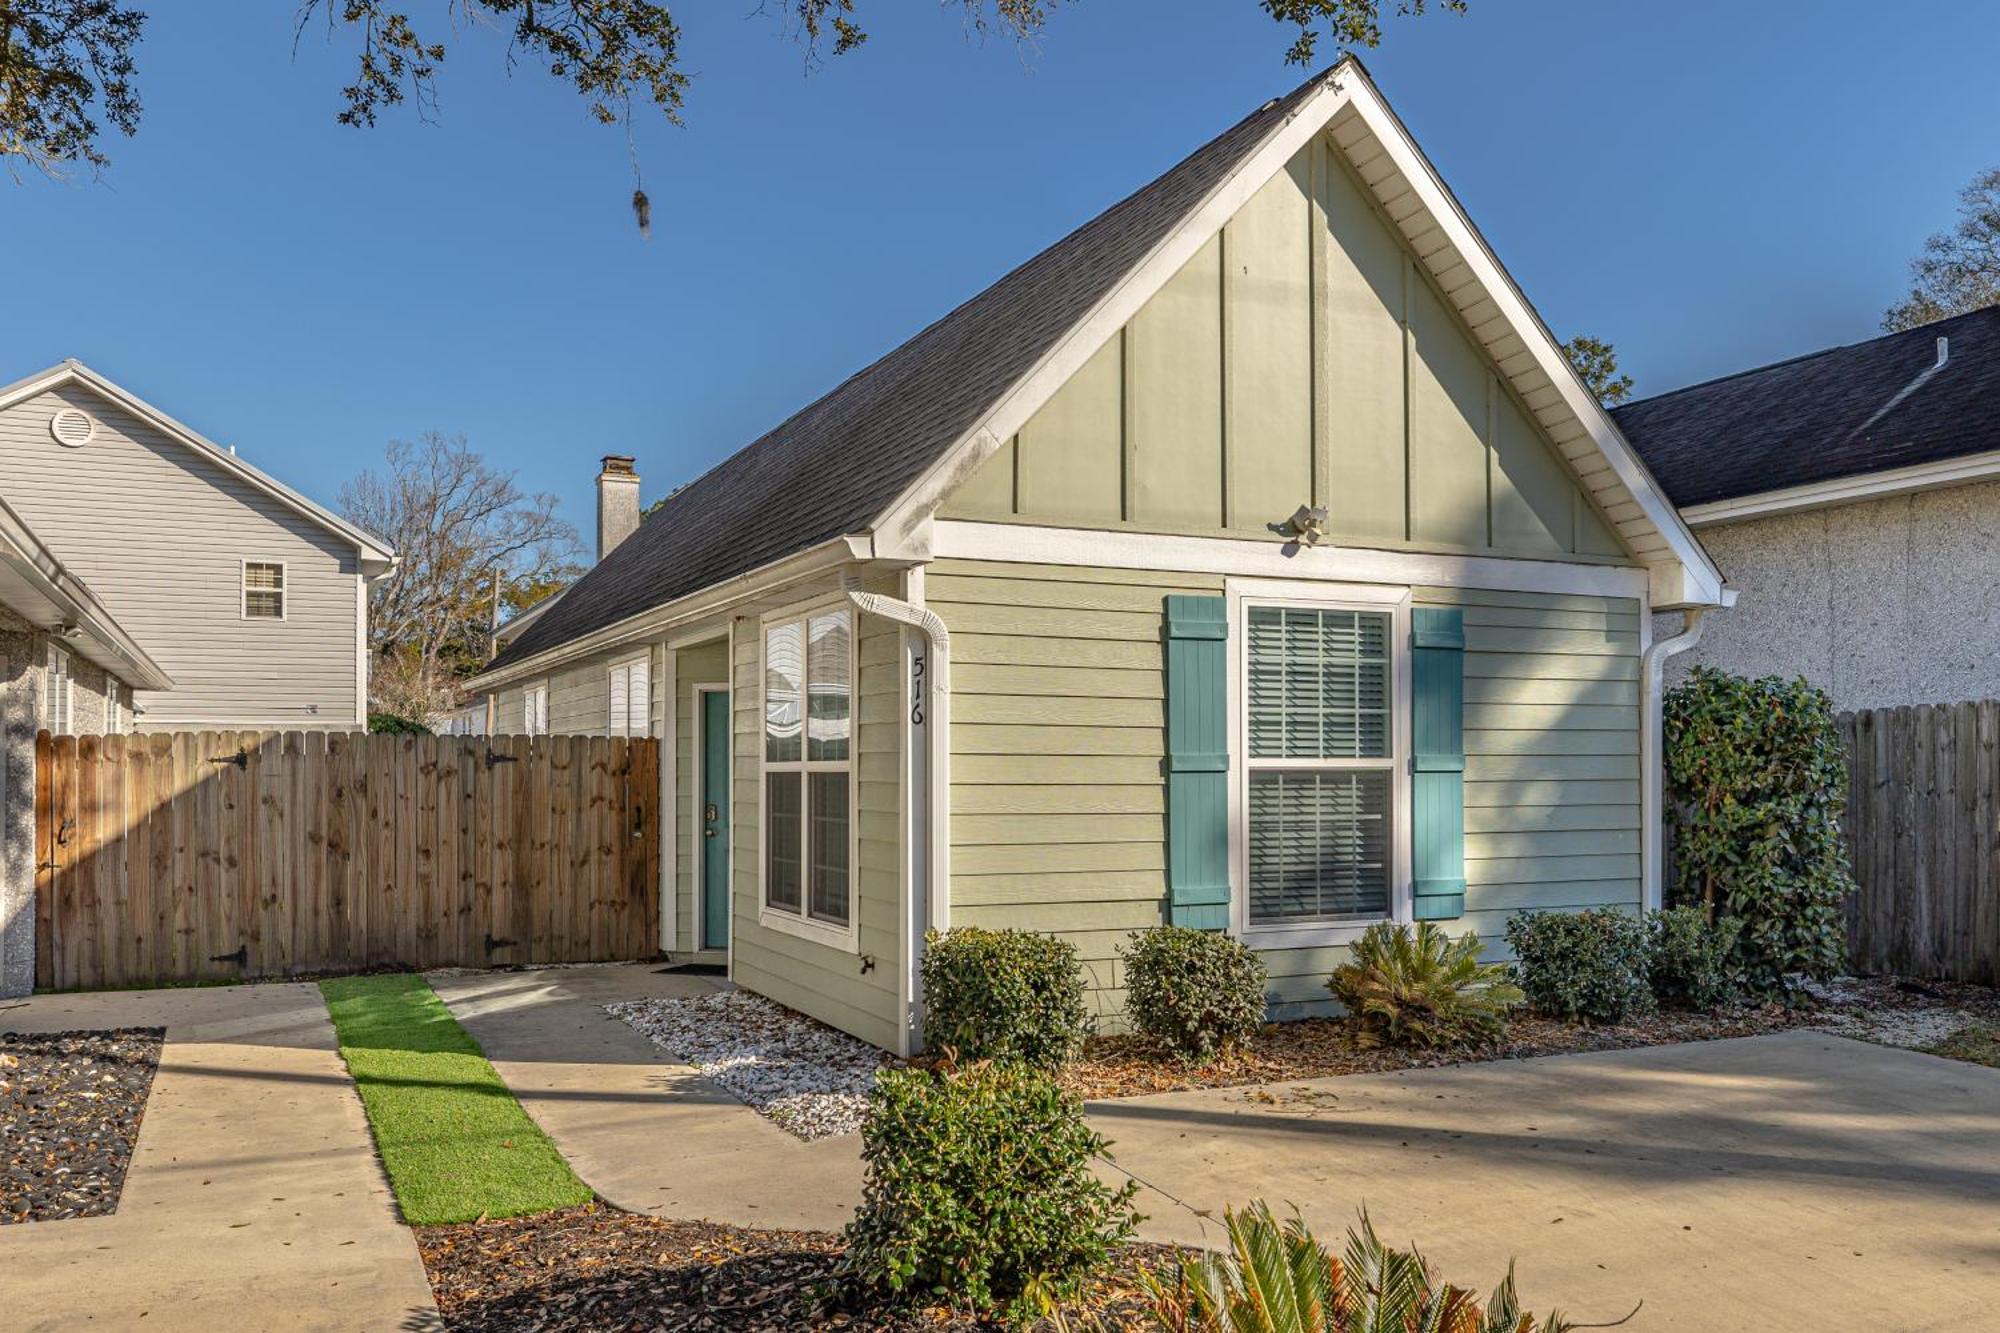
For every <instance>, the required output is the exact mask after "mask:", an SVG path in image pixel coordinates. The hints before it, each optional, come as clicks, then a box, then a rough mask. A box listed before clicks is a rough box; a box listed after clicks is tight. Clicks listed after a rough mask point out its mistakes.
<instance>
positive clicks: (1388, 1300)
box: [1148, 1200, 1574, 1333]
mask: <svg viewBox="0 0 2000 1333" xmlns="http://www.w3.org/2000/svg"><path fill="white" fill-rule="evenodd" d="M1226 1225H1227V1228H1228V1232H1229V1249H1228V1250H1227V1251H1226V1252H1224V1253H1215V1252H1212V1251H1211V1252H1209V1253H1206V1254H1203V1255H1201V1256H1199V1257H1197V1258H1192V1259H1186V1260H1183V1261H1182V1266H1181V1270H1180V1274H1179V1280H1178V1281H1177V1282H1176V1283H1175V1284H1174V1285H1172V1286H1168V1285H1166V1284H1165V1283H1162V1282H1160V1281H1159V1280H1157V1279H1153V1280H1151V1281H1149V1282H1148V1286H1149V1287H1150V1295H1151V1296H1152V1300H1153V1318H1154V1321H1155V1323H1156V1325H1157V1326H1158V1327H1159V1328H1161V1329H1166V1330H1172V1333H1306V1331H1307V1330H1310V1333H1377V1331H1378V1330H1388V1329H1396V1330H1404V1329H1436V1330H1440V1333H1442V1331H1443V1330H1450V1333H1567V1330H1569V1329H1570V1328H1572V1327H1574V1326H1573V1325H1571V1324H1570V1323H1569V1322H1568V1321H1566V1320H1565V1319H1563V1317H1562V1316H1561V1315H1550V1316H1549V1317H1548V1318H1547V1319H1545V1320H1542V1321H1539V1322H1537V1320H1536V1319H1535V1317H1534V1316H1533V1315H1531V1314H1524V1313H1523V1312H1522V1310H1521V1306H1520V1299H1519V1297H1517V1296H1516V1295H1515V1294H1514V1273H1513V1270H1512V1269H1511V1268H1510V1269H1509V1270H1508V1272H1507V1276H1506V1277H1505V1278H1504V1279H1502V1281H1501V1283H1500V1285H1499V1287H1498V1288H1496V1289H1495V1290H1494V1292H1493V1294H1492V1295H1491V1296H1490V1297H1488V1298H1487V1301H1486V1308H1485V1309H1483V1310H1482V1309H1481V1308H1480V1307H1479V1302H1478V1300H1477V1298H1475V1297H1474V1296H1473V1294H1472V1293H1471V1292H1470V1291H1467V1290H1466V1289H1464V1288H1463V1287H1453V1286H1451V1285H1449V1284H1448V1283H1445V1282H1442V1281H1440V1280H1439V1279H1438V1276H1437V1273H1436V1271H1435V1270H1434V1269H1432V1267H1431V1266H1430V1264H1429V1263H1428V1262H1427V1261H1426V1260H1425V1259H1424V1257H1423V1256H1422V1255H1420V1254H1418V1253H1417V1252H1416V1251H1415V1250H1392V1249H1390V1248H1389V1247H1388V1246H1387V1245H1384V1244H1383V1243H1382V1241H1381V1240H1380V1239H1379V1238H1378V1237H1377V1236H1376V1235H1375V1228H1374V1226H1373V1225H1371V1224H1370V1223H1369V1221H1368V1215H1367V1214H1366V1213H1363V1214H1362V1215H1361V1225H1360V1226H1359V1227H1349V1228H1348V1230H1347V1243H1346V1246H1345V1247H1344V1249H1343V1250H1342V1252H1341V1253H1340V1254H1338V1255H1336V1254H1334V1253H1333V1252H1332V1251H1330V1250H1329V1249H1327V1247H1326V1246H1324V1245H1322V1244H1320V1243H1319V1241H1318V1240H1317V1239H1315V1238H1314V1236H1313V1234H1312V1231H1311V1230H1310V1229H1309V1228H1308V1227H1307V1226H1306V1224H1305V1221H1304V1219H1302V1218H1300V1217H1298V1216H1297V1215H1296V1214H1294V1215H1293V1216H1292V1218H1291V1219H1290V1220H1289V1221H1287V1222H1284V1223H1280V1222H1279V1221H1278V1220H1277V1219H1276V1218H1275V1217H1273V1216H1272V1215H1271V1210H1270V1208H1269V1206H1267V1205H1266V1204H1264V1203H1263V1202H1262V1201H1261V1200H1260V1201H1258V1202H1255V1203H1252V1204H1251V1205H1250V1206H1249V1207H1247V1208H1245V1209H1244V1210H1243V1211H1242V1212H1240V1213H1239V1212H1236V1211H1234V1210H1231V1211H1230V1212H1229V1213H1228V1214H1227V1215H1226Z"/></svg>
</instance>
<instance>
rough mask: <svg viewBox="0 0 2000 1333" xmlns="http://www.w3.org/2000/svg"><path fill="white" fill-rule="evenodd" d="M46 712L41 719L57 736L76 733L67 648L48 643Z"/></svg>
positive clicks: (73, 697) (72, 685)
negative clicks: (46, 714)
mask: <svg viewBox="0 0 2000 1333" xmlns="http://www.w3.org/2000/svg"><path fill="white" fill-rule="evenodd" d="M48 677H49V680H48V697H47V705H48V707H47V713H48V716H47V717H46V718H45V719H43V720H44V721H45V722H46V723H47V724H48V728H49V730H50V731H52V732H54V733H55V734H56V735H58V736H74V735H75V734H76V684H75V682H74V681H72V680H71V679H70V674H69V650H68V649H67V648H58V647H57V646H56V645H55V644H53V643H52V644H50V645H49V658H48Z"/></svg>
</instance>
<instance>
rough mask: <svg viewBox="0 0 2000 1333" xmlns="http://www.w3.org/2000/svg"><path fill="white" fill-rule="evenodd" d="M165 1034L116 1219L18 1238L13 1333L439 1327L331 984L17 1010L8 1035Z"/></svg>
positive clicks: (12, 1274) (24, 1230)
mask: <svg viewBox="0 0 2000 1333" xmlns="http://www.w3.org/2000/svg"><path fill="white" fill-rule="evenodd" d="M140 1026H155V1027H157V1026H165V1027H166V1029H167V1041H166V1045H165V1047H164V1049H163V1051H162V1054H161V1059H160V1069H159V1072H158V1074H157V1075H156V1076H155V1077H154V1081H153V1090H152V1095H151V1097H150V1098H149V1100H148V1103H147V1106H146V1114H145V1119H144V1121H143V1122H142V1123H141V1125H140V1129H139V1142H138V1147H137V1150H136V1151H135V1152H134V1154H133V1158H132V1163H131V1166H130V1168H129V1169H128V1171H127V1173H126V1176H125V1186H124V1190H123V1193H122V1194H121V1196H120V1198H119V1201H118V1210H117V1212H115V1213H113V1214H111V1215H110V1216H108V1217H90V1218H73V1219H69V1220H65V1221H59V1222H26V1223H18V1224H15V1225H13V1226H5V1227H0V1292H4V1293H5V1295H4V1298H0V1308H4V1314H0V1323H4V1325H5V1326H6V1327H7V1328H8V1329H10V1330H22V1331H23V1333H26V1331H28V1330H69V1329H76V1328H83V1327H100V1328H112V1329H128V1328H143V1329H152V1330H164V1329H188V1330H207V1331H212V1330H215V1329H225V1328H226V1329H231V1330H239V1329H240V1330H261V1329H287V1330H290V1329H306V1330H321V1329H324V1330H394V1329H433V1328H437V1327H440V1325H439V1324H438V1321H437V1314H436V1309H435V1307H434V1306H433V1304H432V1302H431V1292H430V1284H429V1283H428V1281H427V1280H426V1279H425V1277H424V1269H423V1263H422V1261H421V1260H420V1259H419V1258H418V1256H417V1248H416V1244H415V1242H414V1241H413V1240H412V1238H411V1236H410V1232H409V1231H408V1230H407V1229H406V1228H405V1227H404V1226H403V1225H402V1223H401V1221H400V1220H399V1219H398V1217H397V1214H396V1208H395V1203H394V1201H393V1199H392V1197H391V1196H390V1193H389V1186H388V1182H387V1181H386V1180H385V1179H384V1178H383V1176H382V1172H381V1168H380V1167H379V1166H378V1165H377V1162H376V1159H375V1150H374V1144H373V1142H372V1141H371V1140H370V1138H369V1134H368V1123H367V1120H366V1119H365V1118H364V1116H363V1114H362V1110H361V1103H360V1100H359V1099H358V1098H357V1097H356V1096H355V1093H354V1087H353V1084H352V1083H351V1082H350V1081H349V1080H348V1077H347V1071H346V1069H345V1068H344V1067H343V1066H342V1065H341V1062H340V1057H339V1055H338V1054H337V1053H336V1050H335V1047H334V1040H333V1027H332V1024H331V1023H330V1022H329V1021H328V1019H327V1014H326V1006H325V1005H324V1004H323V1003H322V1002H321V1000H320V995H319V988H318V987H316V986H311V985H262V986H230V987H217V988H208V989H191V990H161V991H124V992H113V993H104V994H93V995H48V996H38V997H35V998H33V999H28V1000H15V1001H5V1002H0V1030H4V1031H19V1032H50V1031H60V1030H62V1029H66V1028H108V1027H140Z"/></svg>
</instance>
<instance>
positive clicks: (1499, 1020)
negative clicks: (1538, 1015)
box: [1327, 921, 1523, 1047]
mask: <svg viewBox="0 0 2000 1333" xmlns="http://www.w3.org/2000/svg"><path fill="white" fill-rule="evenodd" d="M1327 989H1328V990H1330V991H1332V992H1333V995H1334V998H1335V999H1337V1000H1339V1001H1340V1003H1341V1004H1342V1005H1343V1006H1344V1007H1345V1008H1346V1009H1347V1012H1348V1013H1349V1014H1350V1015H1352V1016H1353V1018H1354V1020H1355V1022H1356V1024H1357V1025H1358V1030H1359V1034H1360V1038H1361V1041H1362V1043H1363V1044H1364V1045H1382V1044H1388V1045H1391V1046H1431V1047H1436V1046H1457V1045H1461V1044H1464V1043H1467V1042H1479V1041H1490V1040H1492V1039H1493V1038H1495V1037H1497V1036H1499V1035H1500V1033H1501V1031H1502V1030H1503V1029H1504V1028H1505V1026H1506V1015H1507V1011H1508V1010H1509V1009H1512V1008H1513V1007H1514V1006H1516V1005H1518V1004H1520V1003H1521V1001H1522V998H1523V997H1522V994H1521V991H1520V988H1519V987H1517V986H1515V985H1514V984H1513V983H1512V982H1510V981H1508V980H1507V969H1506V967H1505V966H1503V965H1502V964H1499V963H1481V962H1480V961H1479V937H1478V936H1477V935H1474V934H1473V933H1472V932H1470V931H1467V932H1466V933H1465V934H1464V935H1462V936H1460V937H1459V938H1458V939H1455V940H1454V939H1453V938H1452V937H1451V936H1450V935H1448V934H1446V933H1445V932H1444V931H1443V930H1441V929H1439V928H1438V926H1437V925H1436V924H1435V923H1434V922H1430V921H1422V922H1419V923H1418V924H1417V928H1416V931H1415V932H1414V933H1412V932H1411V930H1410V928H1409V927H1408V926H1405V925H1395V924H1391V923H1389V922H1386V921H1384V922H1378V923H1376V924H1375V925H1372V926H1370V927H1369V928H1368V930H1367V932H1366V933H1365V934H1363V935H1362V937H1361V938H1360V939H1359V940H1357V941H1355V943H1354V946H1353V956H1352V957H1351V959H1350V960H1349V961H1348V962H1346V963H1344V964H1342V965H1341V966H1340V967H1337V968H1335V969H1334V972H1333V979H1332V980H1330V981H1329V982H1328V983H1327Z"/></svg>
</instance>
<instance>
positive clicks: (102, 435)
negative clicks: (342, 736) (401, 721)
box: [0, 361, 395, 732]
mask: <svg viewBox="0 0 2000 1333" xmlns="http://www.w3.org/2000/svg"><path fill="white" fill-rule="evenodd" d="M0 475H4V477H5V481H0V497H4V499H5V501H6V503H7V504H8V506H10V507H11V509H12V510H13V511H14V513H15V514H17V515H18V517H19V518H20V520H21V521H22V522H23V523H25V524H26V525H28V526H29V527H30V528H32V530H33V532H34V533H35V535H36V536H37V537H38V538H39V540H40V541H42V542H44V543H46V549H47V550H49V551H52V552H54V553H55V558H57V559H58V560H59V564H60V567H61V568H62V569H63V570H64V571H65V572H66V573H67V574H69V575H71V576H73V577H74V578H76V579H78V580H80V581H82V582H83V583H86V584H87V585H88V586H89V588H90V590H91V591H92V592H93V593H94V595H95V596H96V597H97V598H99V599H101V601H102V603H103V605H104V606H105V607H106V608H107V609H108V611H109V613H110V614H111V615H113V616H115V617H116V620H117V623H118V625H119V626H121V627H122V629H123V631H124V632H126V633H127V634H128V635H129V636H130V638H131V639H132V640H133V641H134V642H135V643H136V644H138V645H140V646H142V647H143V650H144V652H145V653H146V654H147V655H148V656H149V657H150V659H151V660H152V661H153V662H154V663H156V664H157V666H158V668H159V669H160V670H161V671H162V672H164V674H165V676H166V677H169V678H171V684H170V685H163V684H160V683H157V682H155V683H141V682H138V681H131V682H129V683H131V684H133V685H136V686H137V688H136V689H133V690H132V691H131V692H130V694H129V697H124V698H122V700H121V701H117V702H119V703H121V704H122V711H121V710H120V708H108V709H107V708H103V707H96V706H93V707H90V708H79V709H77V710H75V712H74V714H73V716H72V717H71V718H70V719H69V721H70V729H74V730H77V731H84V732H90V731H111V730H124V729H136V730H141V731H171V730H188V729H195V728H206V727H255V728H286V729H290V728H299V729H351V728H355V727H359V726H365V725H366V722H367V688H366V666H367V661H366V644H367V625H366V615H367V591H366V590H367V584H368V582H369V580H370V579H372V578H374V577H376V576H378V575H380V574H382V573H385V572H386V571H387V570H389V569H390V568H391V567H392V566H393V563H394V560H395V556H394V553H393V552H392V551H390V550H389V549H388V548H387V547H386V546H384V545H383V544H382V543H381V542H380V541H379V540H378V539H377V538H375V537H373V536H370V535H369V534H367V533H365V532H362V531H360V530H359V529H357V528H355V527H354V526H353V525H351V524H349V523H346V522H345V521H343V520H341V519H340V518H338V517H336V516H335V515H333V514H331V513H329V512H328V511H326V510H325V509H323V508H321V507H320V506H319V505H316V504H314V503H313V502H312V501H310V500H308V499H306V498H305V497H304V496H302V495H300V494H298V493H297V492H296V491H293V490H291V489H290V488H289V487H287V486H285V485H283V484H282V483H280V482H278V481H276V480H274V479H273V478H271V477H269V476H267V475H266V474H264V473H263V472H261V471H259V470H258V469H256V468H254V467H252V466H250V465H249V464H248V463H246V462H244V461H243V460H242V459H240V458H238V457H237V456H236V455H235V453H234V452H233V451H231V450H229V449H225V448H223V447H221V446H219V445H216V444H214V443H212V442H211V441H209V440H207V439H205V438H203V437H202V436H200V435H198V434H196V433H195V432H194V431H192V430H191V429H189V428H188V427H186V426H184V425H182V424H181V423H179V422H177V421H175V420H173V419H172V418H171V417H168V416H167V415H166V414H164V413H162V412H160V411H159V410H158V409H156V408H154V407H151V406H149V405H148V404H146V403H144V402H141V401H140V400H139V399H137V398H136V397H134V396H133V395H132V394H130V393H128V392H127V391H125V390H124V389H122V388H120V387H119V386H117V385H116V384H113V383H112V382H111V381H109V380H107V379H105V378H104V377H103V376H101V375H99V374H97V373H96V372H94V371H92V370H91V369H89V368H88V367H86V366H83V365H81V364H79V363H78V362H75V361H66V362H64V363H63V364H61V365H59V366H56V367H53V368H52V369H50V370H47V371H44V372H42V373H41V374H38V375H32V376H29V377H28V378H27V379H24V380H20V381H18V382H17V383H15V384H13V385H11V386H8V387H6V388H4V389H0ZM34 629H35V630H36V631H38V632H40V633H41V635H42V636H43V638H45V639H47V638H51V637H52V638H54V639H55V640H56V641H57V642H58V643H60V639H61V631H62V626H61V624H60V623H57V624H37V625H35V627H34ZM30 655H31V656H33V657H35V658H36V660H38V661H41V660H44V657H45V655H44V654H42V653H41V651H40V647H39V646H38V647H35V648H34V649H32V650H31V652H30Z"/></svg>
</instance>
